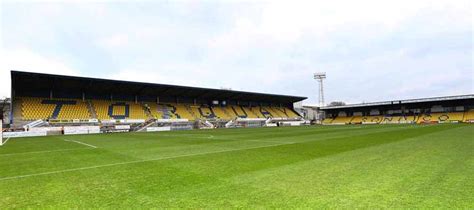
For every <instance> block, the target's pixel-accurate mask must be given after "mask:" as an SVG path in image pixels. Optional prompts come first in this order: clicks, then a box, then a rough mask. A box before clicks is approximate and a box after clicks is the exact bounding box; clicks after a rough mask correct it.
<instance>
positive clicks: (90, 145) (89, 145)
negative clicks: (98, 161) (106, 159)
mask: <svg viewBox="0 0 474 210" xmlns="http://www.w3.org/2000/svg"><path fill="white" fill-rule="evenodd" d="M64 141H69V142H75V143H78V144H82V145H84V146H88V147H92V148H94V149H96V148H97V147H96V146H94V145H92V144H86V143H84V142H80V141H74V140H68V139H64Z"/></svg>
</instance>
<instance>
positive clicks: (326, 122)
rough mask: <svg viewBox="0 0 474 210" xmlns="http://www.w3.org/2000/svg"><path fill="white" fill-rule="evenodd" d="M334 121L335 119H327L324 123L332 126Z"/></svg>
mask: <svg viewBox="0 0 474 210" xmlns="http://www.w3.org/2000/svg"><path fill="white" fill-rule="evenodd" d="M333 120H334V119H333V118H326V119H324V120H323V122H322V123H323V124H331V123H332V121H333Z"/></svg>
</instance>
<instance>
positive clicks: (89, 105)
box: [87, 101, 97, 119]
mask: <svg viewBox="0 0 474 210" xmlns="http://www.w3.org/2000/svg"><path fill="white" fill-rule="evenodd" d="M87 110H89V115H90V116H91V118H92V119H97V112H96V111H95V108H94V105H92V102H91V101H87Z"/></svg>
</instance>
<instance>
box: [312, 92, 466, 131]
mask: <svg viewBox="0 0 474 210" xmlns="http://www.w3.org/2000/svg"><path fill="white" fill-rule="evenodd" d="M321 110H322V111H324V112H325V116H326V117H325V119H324V120H322V124H324V125H341V124H415V123H417V124H426V123H463V122H474V95H459V96H447V97H436V98H422V99H411V100H397V101H386V102H375V103H365V104H352V105H344V106H334V107H322V108H321Z"/></svg>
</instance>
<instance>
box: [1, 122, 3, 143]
mask: <svg viewBox="0 0 474 210" xmlns="http://www.w3.org/2000/svg"><path fill="white" fill-rule="evenodd" d="M2 145H3V120H0V146H2Z"/></svg>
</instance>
